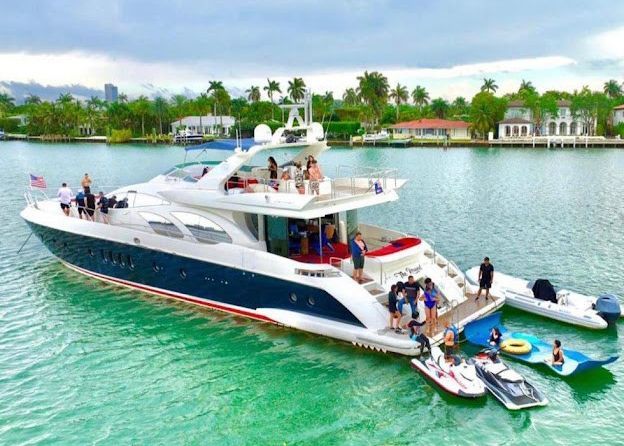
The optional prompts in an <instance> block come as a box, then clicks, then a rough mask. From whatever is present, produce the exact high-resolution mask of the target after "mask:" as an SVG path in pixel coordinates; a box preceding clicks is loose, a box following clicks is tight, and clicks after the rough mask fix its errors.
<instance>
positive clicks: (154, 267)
mask: <svg viewBox="0 0 624 446" xmlns="http://www.w3.org/2000/svg"><path fill="white" fill-rule="evenodd" d="M152 269H153V270H154V272H157V273H158V272H160V271H161V270H162V268H161V267H160V266H158V264H157V263H156V262H152Z"/></svg>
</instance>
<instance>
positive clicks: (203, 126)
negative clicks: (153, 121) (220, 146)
mask: <svg viewBox="0 0 624 446" xmlns="http://www.w3.org/2000/svg"><path fill="white" fill-rule="evenodd" d="M235 124H236V119H234V117H233V116H212V115H207V116H186V117H184V118H182V119H178V120H177V121H175V122H172V123H171V131H172V132H173V133H174V134H175V133H178V129H180V128H181V129H188V130H189V131H191V132H192V133H196V134H203V135H218V134H229V133H230V129H231V128H232V127H234V125H235Z"/></svg>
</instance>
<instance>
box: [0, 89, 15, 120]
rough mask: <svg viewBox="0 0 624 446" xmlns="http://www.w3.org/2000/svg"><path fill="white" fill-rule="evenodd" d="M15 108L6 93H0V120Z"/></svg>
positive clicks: (11, 99) (12, 99)
mask: <svg viewBox="0 0 624 446" xmlns="http://www.w3.org/2000/svg"><path fill="white" fill-rule="evenodd" d="M13 107H15V99H14V98H12V97H11V96H9V95H8V94H7V93H0V118H1V117H2V116H4V114H5V113H8V111H9V110H11V109H12V108H13Z"/></svg>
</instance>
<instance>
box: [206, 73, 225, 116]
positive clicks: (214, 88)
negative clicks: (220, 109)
mask: <svg viewBox="0 0 624 446" xmlns="http://www.w3.org/2000/svg"><path fill="white" fill-rule="evenodd" d="M222 90H223V91H224V90H225V87H224V86H223V82H221V81H209V82H208V89H207V90H206V93H208V94H210V95H211V97H212V98H213V99H214V104H213V115H214V116H215V118H216V116H217V106H218V105H219V98H218V96H219V93H218V92H219V91H222ZM221 119H223V118H221Z"/></svg>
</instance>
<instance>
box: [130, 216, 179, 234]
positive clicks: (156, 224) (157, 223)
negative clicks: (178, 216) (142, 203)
mask: <svg viewBox="0 0 624 446" xmlns="http://www.w3.org/2000/svg"><path fill="white" fill-rule="evenodd" d="M139 215H140V216H141V217H143V218H144V219H145V221H146V222H147V224H149V225H150V228H152V229H153V230H154V232H155V233H156V234H160V235H166V236H168V237H176V238H182V237H184V234H182V231H180V230H179V229H178V228H177V227H176V225H174V224H173V223H171V222H170V221H169V220H167V219H166V218H165V217H161V216H160V215H157V214H152V213H151V212H139Z"/></svg>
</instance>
